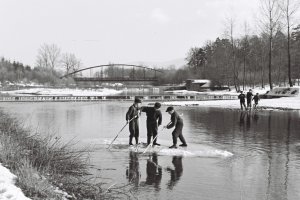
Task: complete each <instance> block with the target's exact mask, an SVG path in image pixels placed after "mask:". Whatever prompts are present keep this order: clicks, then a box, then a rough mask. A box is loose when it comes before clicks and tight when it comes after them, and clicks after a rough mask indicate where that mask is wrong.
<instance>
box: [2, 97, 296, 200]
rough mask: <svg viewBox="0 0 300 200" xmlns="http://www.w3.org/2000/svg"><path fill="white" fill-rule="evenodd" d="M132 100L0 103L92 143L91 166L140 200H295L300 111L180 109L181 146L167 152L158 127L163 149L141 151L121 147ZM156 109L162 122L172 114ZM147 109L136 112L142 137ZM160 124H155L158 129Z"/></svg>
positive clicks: (167, 140) (167, 136)
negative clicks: (184, 142)
mask: <svg viewBox="0 0 300 200" xmlns="http://www.w3.org/2000/svg"><path fill="white" fill-rule="evenodd" d="M129 105H130V103H123V102H97V103H1V104H0V107H1V109H3V110H5V111H8V112H10V113H12V114H13V115H14V116H16V117H18V118H23V119H25V121H26V123H27V124H30V125H31V126H32V127H38V128H39V129H40V130H44V131H45V132H55V133H56V134H58V135H61V136H62V138H63V139H64V140H70V139H74V140H75V141H79V142H80V143H81V144H83V145H89V146H91V147H93V148H94V149H95V151H94V152H93V153H92V154H91V163H92V164H93V165H94V167H95V168H98V169H101V170H97V169H94V170H93V172H94V173H95V175H97V176H100V177H101V178H102V179H103V181H104V182H105V183H107V184H106V185H107V187H108V186H110V185H112V184H117V185H122V184H128V183H129V184H130V192H131V193H132V194H133V195H134V196H135V197H137V198H138V199H202V200H203V199H204V200H206V199H207V200H210V199H214V200H216V199H220V200H224V199H226V200H227V199H228V200H235V199H236V200H238V199H239V200H240V199H249V200H250V199H251V200H252V199H280V200H282V199H289V200H298V199H300V131H299V130H300V114H299V112H283V111H280V112H279V111H262V112H252V113H245V112H239V111H237V110H229V109H216V108H214V109H213V108H194V107H178V108H176V109H177V111H178V112H179V113H180V114H182V118H183V120H184V124H185V126H184V136H185V138H186V140H187V142H188V145H189V146H188V147H187V148H186V149H177V150H169V149H168V148H167V146H168V145H171V143H172V138H171V131H170V130H164V131H163V132H160V133H159V134H161V135H160V136H159V139H158V142H159V143H161V144H163V146H162V147H160V148H156V149H152V150H151V152H148V153H146V154H142V153H141V152H142V151H143V148H141V149H139V153H137V152H135V151H134V150H130V149H128V148H127V145H126V144H127V142H128V134H129V133H128V127H126V128H125V129H124V132H122V133H121V134H120V138H119V139H118V140H117V141H116V143H115V145H113V146H112V149H111V151H108V150H107V149H106V147H107V146H108V145H107V143H108V142H109V141H110V140H111V139H112V138H113V137H114V136H115V135H116V134H117V133H118V131H119V130H120V129H121V128H122V127H123V126H124V125H125V113H126V111H127V109H128V107H129ZM165 109H166V107H162V113H163V124H167V123H168V122H169V119H170V116H169V115H168V114H167V113H166V112H165ZM145 120H146V117H145V114H143V115H142V116H141V118H140V122H141V123H140V135H141V136H140V137H141V139H140V140H141V142H145V141H146V125H145ZM159 130H161V127H160V128H159Z"/></svg>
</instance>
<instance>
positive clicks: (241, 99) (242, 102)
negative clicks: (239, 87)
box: [238, 91, 247, 110]
mask: <svg viewBox="0 0 300 200" xmlns="http://www.w3.org/2000/svg"><path fill="white" fill-rule="evenodd" d="M238 98H239V100H240V104H241V110H243V106H244V108H245V110H247V108H246V105H245V98H246V96H245V94H244V93H243V91H241V94H240V95H239V96H238Z"/></svg>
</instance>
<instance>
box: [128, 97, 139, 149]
mask: <svg viewBox="0 0 300 200" xmlns="http://www.w3.org/2000/svg"><path fill="white" fill-rule="evenodd" d="M141 104H142V101H141V100H140V99H139V98H135V99H134V103H133V105H132V106H130V107H129V109H128V111H127V113H126V121H127V123H129V132H130V135H129V145H133V144H132V139H133V137H134V138H135V143H136V144H138V143H139V120H138V117H139V108H140V107H141Z"/></svg>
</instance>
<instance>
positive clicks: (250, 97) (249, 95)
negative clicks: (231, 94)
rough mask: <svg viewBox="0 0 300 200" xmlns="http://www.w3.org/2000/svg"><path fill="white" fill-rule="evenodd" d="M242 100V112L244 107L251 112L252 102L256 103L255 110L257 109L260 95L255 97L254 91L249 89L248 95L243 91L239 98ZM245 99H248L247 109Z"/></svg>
mask: <svg viewBox="0 0 300 200" xmlns="http://www.w3.org/2000/svg"><path fill="white" fill-rule="evenodd" d="M238 98H239V100H240V105H241V110H243V107H244V109H245V110H251V108H252V101H254V109H257V105H258V101H259V100H260V99H259V95H258V93H256V95H253V93H252V90H251V89H249V91H248V92H247V94H246V95H245V94H244V92H243V91H241V94H240V95H239V96H238ZM245 99H247V107H246V105H245Z"/></svg>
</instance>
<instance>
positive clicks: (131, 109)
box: [126, 104, 139, 121]
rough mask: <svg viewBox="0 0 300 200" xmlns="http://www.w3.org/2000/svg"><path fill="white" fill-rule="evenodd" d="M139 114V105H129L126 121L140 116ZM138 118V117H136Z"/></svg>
mask: <svg viewBox="0 0 300 200" xmlns="http://www.w3.org/2000/svg"><path fill="white" fill-rule="evenodd" d="M138 115H139V109H138V108H137V107H135V106H134V104H133V105H132V106H130V107H129V109H128V111H127V113H126V121H129V120H131V119H132V118H134V117H138ZM135 119H137V118H135Z"/></svg>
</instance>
